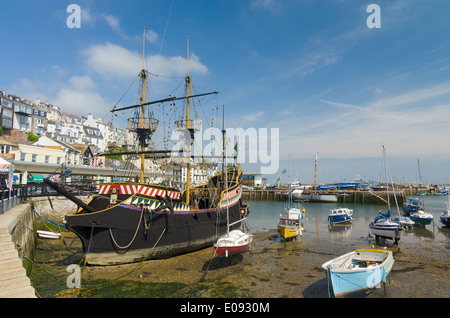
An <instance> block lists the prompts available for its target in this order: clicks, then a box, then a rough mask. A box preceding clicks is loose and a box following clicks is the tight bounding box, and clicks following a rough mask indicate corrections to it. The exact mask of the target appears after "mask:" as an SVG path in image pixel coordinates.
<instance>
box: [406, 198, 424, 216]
mask: <svg viewBox="0 0 450 318" xmlns="http://www.w3.org/2000/svg"><path fill="white" fill-rule="evenodd" d="M422 209H423V203H422V201H420V200H419V199H418V198H407V199H406V202H405V203H404V205H403V212H404V213H405V215H409V214H410V213H413V212H417V211H419V210H422Z"/></svg>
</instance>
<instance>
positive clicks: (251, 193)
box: [242, 189, 407, 205]
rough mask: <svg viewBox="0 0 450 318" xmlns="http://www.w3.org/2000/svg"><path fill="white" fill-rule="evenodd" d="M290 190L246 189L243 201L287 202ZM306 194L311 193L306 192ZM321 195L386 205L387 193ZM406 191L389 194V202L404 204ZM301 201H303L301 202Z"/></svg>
mask: <svg viewBox="0 0 450 318" xmlns="http://www.w3.org/2000/svg"><path fill="white" fill-rule="evenodd" d="M287 192H288V190H283V189H244V190H243V191H242V199H243V200H252V201H286V200H287V198H288V197H287V195H286V193H287ZM304 193H305V194H306V193H309V192H308V191H304ZM318 193H320V194H335V195H337V202H338V203H357V204H386V202H387V195H388V192H387V191H362V190H345V191H318ZM406 195H407V194H406V191H404V190H399V191H397V190H396V191H395V196H394V194H393V193H392V192H389V200H390V202H391V204H394V205H395V200H397V202H398V203H399V204H403V202H404V200H405V196H406ZM299 201H301V200H299Z"/></svg>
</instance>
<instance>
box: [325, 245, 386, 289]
mask: <svg viewBox="0 0 450 318" xmlns="http://www.w3.org/2000/svg"><path fill="white" fill-rule="evenodd" d="M372 256H374V257H372ZM352 257H355V259H356V258H360V259H361V260H363V259H367V262H368V263H367V264H368V265H366V266H365V267H353V268H351V266H354V264H353V263H349V266H348V267H347V266H345V268H344V267H334V264H336V263H339V262H344V261H345V260H346V259H350V260H351V258H352ZM371 259H382V261H380V262H379V264H375V262H371V261H370V260H371ZM393 265H394V257H393V256H392V252H390V251H386V250H357V251H353V252H350V253H347V254H345V255H342V256H340V257H337V258H335V259H333V260H331V261H328V262H326V263H324V264H323V265H322V268H324V269H325V271H326V274H327V279H328V283H329V286H330V287H331V290H332V292H333V294H334V296H335V297H341V296H344V295H347V294H349V293H353V292H356V291H360V290H365V289H369V288H374V287H377V286H379V285H380V283H382V282H386V279H387V276H388V275H389V273H390V272H391V270H392V266H393Z"/></svg>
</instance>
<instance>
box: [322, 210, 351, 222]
mask: <svg viewBox="0 0 450 318" xmlns="http://www.w3.org/2000/svg"><path fill="white" fill-rule="evenodd" d="M352 221H353V210H352V209H349V208H338V209H333V210H330V213H329V214H328V222H329V223H330V224H338V223H347V222H352Z"/></svg>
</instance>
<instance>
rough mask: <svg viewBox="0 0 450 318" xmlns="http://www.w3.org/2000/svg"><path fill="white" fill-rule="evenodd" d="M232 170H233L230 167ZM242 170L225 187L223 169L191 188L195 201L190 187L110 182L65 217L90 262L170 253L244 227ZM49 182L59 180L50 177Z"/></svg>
mask: <svg viewBox="0 0 450 318" xmlns="http://www.w3.org/2000/svg"><path fill="white" fill-rule="evenodd" d="M230 173H231V170H230ZM241 175H242V170H240V169H239V172H238V173H237V175H236V174H235V175H234V178H230V179H232V181H231V182H229V184H228V186H227V187H222V188H221V187H217V186H216V187H213V185H217V184H220V183H221V179H222V178H223V176H221V175H220V174H218V175H216V176H215V177H213V178H211V179H210V180H209V182H208V184H207V185H204V186H200V187H195V188H192V189H191V203H190V204H187V203H186V199H185V196H186V193H185V192H186V191H183V192H180V191H179V190H177V189H174V188H170V187H164V186H158V185H151V184H139V183H109V184H103V185H101V186H100V187H99V192H98V195H96V196H93V197H91V198H90V199H89V200H88V201H87V202H85V203H83V202H81V201H77V199H75V198H71V196H70V195H69V194H68V193H65V192H64V190H63V189H62V188H61V187H59V191H60V193H61V194H63V195H66V196H67V197H68V198H69V199H72V200H74V202H75V201H77V202H78V204H79V206H80V208H79V209H78V211H77V212H76V213H73V214H69V215H67V216H66V218H65V223H66V227H67V229H68V230H70V231H72V232H74V233H75V234H76V235H77V236H78V237H79V238H80V239H81V242H82V245H83V251H84V253H85V255H86V262H87V263H88V264H91V265H113V264H123V263H132V262H138V261H141V260H144V259H155V258H167V257H171V256H173V255H176V254H181V253H186V252H191V251H194V250H198V249H201V248H204V247H207V246H212V245H213V244H214V242H215V241H216V240H217V238H218V237H220V236H222V235H223V234H225V233H226V232H227V214H228V224H233V226H231V227H230V230H233V229H237V228H239V227H240V225H241V224H240V222H239V221H240V220H242V219H243V218H244V217H245V216H246V215H247V213H248V207H247V206H246V205H243V204H242V202H241V194H242V177H241ZM46 183H48V185H50V186H51V187H54V188H57V189H58V185H56V184H54V183H52V182H51V181H48V180H46Z"/></svg>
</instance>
